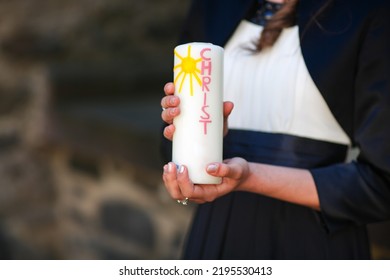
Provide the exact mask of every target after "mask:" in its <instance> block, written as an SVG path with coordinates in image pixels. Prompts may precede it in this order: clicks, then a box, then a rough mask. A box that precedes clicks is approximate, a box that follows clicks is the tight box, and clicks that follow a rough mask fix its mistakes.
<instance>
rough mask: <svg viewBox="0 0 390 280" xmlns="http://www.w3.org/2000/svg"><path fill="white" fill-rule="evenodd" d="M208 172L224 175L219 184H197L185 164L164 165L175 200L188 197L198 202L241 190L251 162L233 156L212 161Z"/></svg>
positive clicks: (165, 178)
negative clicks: (192, 180)
mask: <svg viewBox="0 0 390 280" xmlns="http://www.w3.org/2000/svg"><path fill="white" fill-rule="evenodd" d="M206 170H207V173H209V174H210V175H213V176H217V177H222V183H221V184H219V185H195V184H193V183H192V182H191V180H190V178H189V177H188V170H187V168H186V167H185V166H183V165H182V166H180V167H179V170H177V168H176V165H175V164H174V163H173V162H170V163H168V164H166V165H165V166H164V173H163V180H164V183H165V187H166V188H167V190H168V193H169V194H170V196H171V197H172V198H173V199H175V200H184V199H186V198H188V199H189V200H190V201H193V202H196V203H204V202H211V201H213V200H215V199H216V198H218V197H221V196H223V195H225V194H228V193H230V192H232V191H235V190H239V189H240V185H241V183H242V182H243V181H245V180H246V179H247V178H248V176H249V173H250V172H249V164H248V162H247V161H246V160H244V159H242V158H232V159H228V160H225V161H224V163H211V164H209V165H208V166H207V168H206Z"/></svg>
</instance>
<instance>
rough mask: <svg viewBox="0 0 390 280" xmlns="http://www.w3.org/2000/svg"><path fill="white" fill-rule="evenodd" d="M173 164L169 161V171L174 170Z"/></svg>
mask: <svg viewBox="0 0 390 280" xmlns="http://www.w3.org/2000/svg"><path fill="white" fill-rule="evenodd" d="M172 164H173V163H172V162H170V163H168V172H172V169H173V167H172Z"/></svg>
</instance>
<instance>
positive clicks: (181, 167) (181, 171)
mask: <svg viewBox="0 0 390 280" xmlns="http://www.w3.org/2000/svg"><path fill="white" fill-rule="evenodd" d="M183 172H184V165H180V167H179V173H183Z"/></svg>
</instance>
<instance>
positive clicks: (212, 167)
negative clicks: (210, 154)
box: [207, 163, 218, 172]
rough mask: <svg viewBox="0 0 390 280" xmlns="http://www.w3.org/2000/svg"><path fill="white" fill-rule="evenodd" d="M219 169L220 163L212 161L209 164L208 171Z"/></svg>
mask: <svg viewBox="0 0 390 280" xmlns="http://www.w3.org/2000/svg"><path fill="white" fill-rule="evenodd" d="M217 169H218V164H215V163H212V164H210V165H209V166H207V171H208V172H215V171H217Z"/></svg>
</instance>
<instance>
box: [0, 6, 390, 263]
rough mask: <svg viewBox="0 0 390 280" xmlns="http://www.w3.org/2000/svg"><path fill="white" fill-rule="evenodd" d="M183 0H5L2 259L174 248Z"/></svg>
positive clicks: (138, 254)
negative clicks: (169, 85)
mask: <svg viewBox="0 0 390 280" xmlns="http://www.w3.org/2000/svg"><path fill="white" fill-rule="evenodd" d="M188 4H189V0H164V1H162V0H142V1H141V0H0V259H1V258H8V259H175V258H178V257H179V252H180V247H181V245H182V242H183V238H184V233H185V231H186V229H187V227H188V222H189V220H190V217H191V212H192V207H191V206H190V207H183V206H180V205H178V204H176V203H174V202H173V201H172V200H171V199H170V198H169V197H168V196H167V194H166V192H165V190H164V188H163V187H162V183H161V170H162V161H161V159H160V154H159V138H160V124H161V123H160V111H161V108H160V106H159V100H160V98H161V96H162V94H163V93H162V87H163V85H164V83H165V82H166V81H169V80H171V75H172V63H173V47H174V46H175V42H176V39H177V36H178V32H179V29H180V25H181V22H182V20H183V19H184V17H185V13H186V10H187V8H188ZM386 229H387V227H386V225H385V224H381V225H377V226H376V227H375V228H374V230H371V235H372V238H373V252H374V256H375V258H390V253H389V252H390V249H389V248H390V245H389V238H388V236H389V235H388V232H389V231H386Z"/></svg>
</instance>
